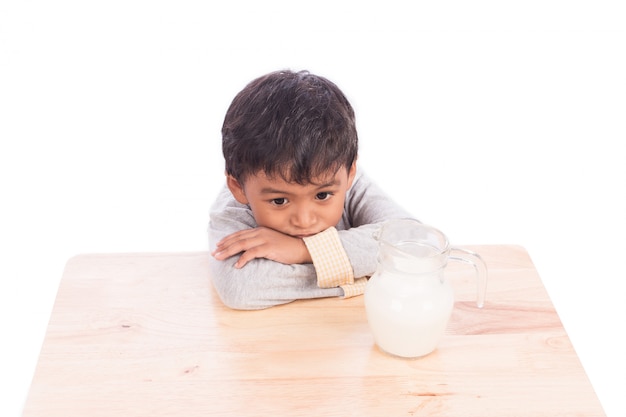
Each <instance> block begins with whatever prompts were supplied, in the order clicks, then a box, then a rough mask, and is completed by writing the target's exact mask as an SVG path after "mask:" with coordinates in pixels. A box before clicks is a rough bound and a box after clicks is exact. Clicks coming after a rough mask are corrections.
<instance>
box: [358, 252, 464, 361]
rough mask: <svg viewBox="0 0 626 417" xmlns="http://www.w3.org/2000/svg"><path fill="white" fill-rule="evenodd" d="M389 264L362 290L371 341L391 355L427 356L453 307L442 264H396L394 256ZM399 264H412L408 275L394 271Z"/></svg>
mask: <svg viewBox="0 0 626 417" xmlns="http://www.w3.org/2000/svg"><path fill="white" fill-rule="evenodd" d="M403 249H404V248H403ZM390 261H391V262H386V265H382V267H381V268H379V270H378V271H377V272H376V273H375V274H374V275H373V276H372V277H371V278H370V280H369V281H368V284H367V288H366V290H365V300H364V301H365V307H366V311H367V319H368V322H369V325H370V328H371V330H372V333H373V334H374V339H375V341H376V344H377V345H378V346H379V347H380V348H381V349H382V350H384V351H386V352H388V353H390V354H393V355H397V356H402V357H419V356H424V355H427V354H429V353H430V352H432V351H433V350H434V349H435V348H436V347H437V344H438V342H439V340H440V338H441V336H442V335H443V333H444V331H445V328H446V325H447V323H448V320H449V318H450V314H451V312H452V307H453V304H454V299H453V297H454V296H453V292H452V288H451V287H450V285H449V284H448V283H447V281H445V280H443V275H442V274H443V267H444V266H445V261H444V265H441V264H440V260H437V259H433V258H431V259H428V257H426V258H417V262H415V261H416V258H414V259H413V260H412V261H410V260H409V259H400V260H398V258H397V257H396V256H394V258H393V259H390ZM398 261H400V263H406V262H412V265H411V266H412V268H411V272H410V273H409V272H402V271H399V270H397V269H396V268H395V267H397V266H400V265H399V264H398ZM402 266H403V267H402V268H401V269H405V270H406V268H404V266H406V265H402Z"/></svg>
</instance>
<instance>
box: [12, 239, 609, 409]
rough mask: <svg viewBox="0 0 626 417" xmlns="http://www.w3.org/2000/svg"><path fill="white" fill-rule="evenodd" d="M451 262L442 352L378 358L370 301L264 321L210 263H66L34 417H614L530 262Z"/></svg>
mask: <svg viewBox="0 0 626 417" xmlns="http://www.w3.org/2000/svg"><path fill="white" fill-rule="evenodd" d="M471 249H474V250H476V251H478V252H479V253H480V254H481V255H482V256H483V257H484V259H485V261H486V262H487V265H488V267H489V273H490V277H489V285H488V291H487V303H486V305H485V307H484V309H482V310H480V309H477V308H476V307H475V305H474V304H473V301H472V300H473V299H474V297H475V293H476V290H475V284H474V282H473V277H474V275H473V271H472V270H469V269H468V268H467V267H465V266H463V265H460V266H455V265H454V264H451V265H450V266H449V268H448V272H447V276H448V277H449V278H450V279H451V280H452V282H453V285H454V286H455V292H456V300H457V301H456V304H455V308H454V312H453V316H452V319H451V321H450V323H449V326H448V330H447V333H446V335H445V336H444V338H443V340H442V341H441V344H440V346H439V348H438V349H437V350H436V351H435V352H433V353H432V354H430V355H429V356H426V357H424V358H421V359H400V358H396V357H392V356H389V355H387V354H385V353H383V352H381V351H380V350H379V349H378V348H377V347H376V346H375V344H374V342H373V337H372V335H371V333H370V331H369V328H368V325H367V321H366V317H365V311H364V307H363V297H355V298H352V299H347V300H342V299H338V298H329V299H319V300H307V301H297V302H294V303H291V304H288V305H285V306H281V307H274V308H271V309H268V310H262V311H234V310H230V309H228V308H226V307H224V306H223V305H222V303H221V302H220V300H219V299H218V298H217V296H216V294H215V292H214V291H213V288H212V287H211V285H210V278H209V274H208V265H207V259H208V256H209V255H208V253H206V252H200V253H173V254H170V253H161V254H108V255H107V254H105V255H102V254H100V255H80V256H77V257H74V258H72V259H71V260H70V261H69V262H68V263H67V266H66V270H65V272H64V275H63V279H62V280H61V285H60V288H59V292H58V295H57V299H56V302H55V305H54V309H53V312H52V316H51V319H50V323H49V326H48V330H47V333H46V336H45V340H44V343H43V347H42V350H41V355H40V358H39V362H38V364H37V368H36V371H35V375H34V378H33V382H32V386H31V389H30V392H29V395H28V398H27V401H26V404H25V408H24V414H23V416H24V417H52V416H59V417H73V416H80V417H97V416H107V417H111V416H150V417H156V416H181V417H182V416H184V417H193V416H207V415H219V416H309V415H311V416H359V417H360V416H377V417H381V416H382V417H386V416H412V415H415V416H417V415H429V416H439V415H441V416H463V417H470V416H481V417H486V416H498V417H502V416H550V417H554V416H603V415H604V412H603V410H602V407H601V405H600V403H599V401H598V399H597V397H596V395H595V393H594V391H593V388H592V387H591V385H590V383H589V380H588V379H587V376H586V375H585V372H584V370H583V368H582V366H581V364H580V362H579V360H578V357H577V356H576V353H575V351H574V349H573V348H572V345H571V343H570V340H569V338H568V336H567V334H566V332H565V330H564V328H563V326H562V324H561V322H560V320H559V317H558V315H557V313H556V312H555V309H554V307H553V305H552V303H551V301H550V298H549V297H548V294H547V293H546V290H545V289H544V287H543V285H542V283H541V280H540V278H539V276H538V275H537V273H536V271H535V269H534V267H533V264H532V261H531V260H530V258H529V256H528V254H527V252H526V251H525V250H524V249H523V248H521V247H519V246H509V245H493V246H475V247H472V248H471Z"/></svg>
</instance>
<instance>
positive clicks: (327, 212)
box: [209, 71, 411, 309]
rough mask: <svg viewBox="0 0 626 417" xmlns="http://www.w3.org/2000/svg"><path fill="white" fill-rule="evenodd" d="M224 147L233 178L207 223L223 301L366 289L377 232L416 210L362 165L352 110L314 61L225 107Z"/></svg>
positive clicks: (238, 305) (270, 302)
mask: <svg viewBox="0 0 626 417" xmlns="http://www.w3.org/2000/svg"><path fill="white" fill-rule="evenodd" d="M222 149H223V153H224V159H225V163H226V187H224V189H223V190H222V192H221V193H220V194H219V196H218V198H217V201H216V202H215V203H214V205H213V207H212V209H211V213H210V224H209V242H210V246H211V249H212V255H213V256H212V258H211V260H210V271H211V278H212V280H213V284H214V286H215V289H216V290H217V293H218V294H219V296H220V298H221V299H222V301H223V302H224V303H225V304H226V305H227V306H229V307H231V308H235V309H261V308H266V307H270V306H274V305H278V304H284V303H288V302H291V301H293V300H297V299H305V298H318V297H333V296H339V297H342V296H343V297H351V296H354V295H359V294H362V293H363V291H364V289H365V284H366V283H367V277H368V276H371V275H372V274H373V273H374V271H375V269H376V265H377V261H376V255H377V252H378V245H377V242H376V240H375V238H374V236H373V233H374V232H375V231H376V230H377V229H378V228H379V227H380V225H381V223H382V222H383V221H385V220H388V219H391V218H406V217H411V216H410V215H409V214H408V213H407V212H405V211H404V210H403V209H401V208H400V207H399V206H397V205H396V204H394V203H393V202H392V201H390V200H389V198H387V197H386V196H385V194H384V193H383V192H382V191H381V190H380V189H379V188H378V187H377V186H375V185H374V184H373V183H372V182H371V181H370V180H369V179H368V178H367V177H366V176H365V175H363V174H362V173H360V172H357V167H356V159H357V151H358V139H357V131H356V127H355V117H354V111H353V109H352V106H351V105H350V103H349V102H348V100H347V99H346V97H345V96H344V94H343V93H342V92H341V91H340V90H339V88H338V87H337V86H336V85H335V84H333V83H332V82H330V81H329V80H327V79H325V78H323V77H319V76H316V75H313V74H311V73H309V72H306V71H301V72H297V73H296V72H291V71H278V72H273V73H270V74H267V75H265V76H262V77H260V78H257V79H256V80H254V81H252V82H251V83H250V84H248V85H247V86H246V87H245V88H244V89H243V90H242V91H241V92H240V93H239V94H238V95H237V96H236V97H235V98H234V100H233V102H232V103H231V105H230V107H229V109H228V111H227V112H226V117H225V120H224V125H223V127H222Z"/></svg>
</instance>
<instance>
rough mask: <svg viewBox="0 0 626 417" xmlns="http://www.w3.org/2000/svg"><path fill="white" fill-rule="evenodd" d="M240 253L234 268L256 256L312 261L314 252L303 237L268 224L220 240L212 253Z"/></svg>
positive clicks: (288, 261)
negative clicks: (309, 248) (273, 227)
mask: <svg viewBox="0 0 626 417" xmlns="http://www.w3.org/2000/svg"><path fill="white" fill-rule="evenodd" d="M238 253H241V256H240V257H239V260H237V262H236V263H235V268H242V267H243V266H244V265H245V264H246V263H248V261H250V260H252V259H255V258H266V259H270V260H272V261H276V262H280V263H283V264H305V263H311V262H312V261H311V255H310V254H309V250H308V249H307V247H306V245H305V244H304V241H303V240H302V239H300V238H297V237H293V236H289V235H286V234H284V233H281V232H278V231H276V230H273V229H269V228H267V227H256V228H254V229H246V230H241V231H239V232H235V233H233V234H232V235H228V236H226V237H225V238H224V239H222V240H220V241H219V242H218V243H217V247H216V249H215V251H214V252H213V253H212V255H213V256H214V257H215V259H217V260H220V261H222V260H224V259H227V258H230V257H231V256H234V255H237V254H238Z"/></svg>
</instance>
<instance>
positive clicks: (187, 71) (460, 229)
mask: <svg viewBox="0 0 626 417" xmlns="http://www.w3.org/2000/svg"><path fill="white" fill-rule="evenodd" d="M410 3H414V2H409V1H406V2H400V1H385V2H376V3H374V2H367V1H359V2H357V1H343V2H342V1H339V0H335V1H321V0H318V1H315V2H293V1H258V2H257V1H231V2H203V1H196V2H190V1H169V2H168V1H135V0H124V1H116V0H113V1H106V2H93V1H91V2H86V1H67V0H59V1H53V2H51V1H36V0H33V1H11V0H10V1H4V0H3V1H1V2H0V193H1V194H0V196H1V197H0V198H1V201H0V257H1V258H0V261H1V262H0V278H1V285H2V287H0V297H1V298H0V303H1V304H0V307H1V309H2V310H1V316H0V317H1V320H2V322H1V327H0V329H1V332H2V335H3V336H2V340H3V342H2V347H1V349H2V350H1V355H0V361H1V363H0V369H1V371H0V375H1V376H0V378H1V383H2V387H3V389H2V394H0V397H1V398H0V407H1V408H2V409H1V410H0V414H1V415H3V416H18V415H20V413H21V410H22V407H23V403H24V400H25V398H26V395H27V392H28V387H29V384H30V381H31V378H32V374H33V371H34V368H35V365H36V361H37V356H38V354H39V350H40V347H41V342H42V340H43V337H44V333H45V328H46V325H47V321H48V318H49V315H50V311H51V309H52V306H53V303H54V298H55V294H56V290H57V286H58V283H59V280H60V278H61V275H62V273H63V267H64V265H65V262H66V261H67V259H68V258H70V257H71V256H73V255H75V254H79V253H86V252H146V251H169V252H172V251H197V250H207V248H208V244H207V241H206V233H205V232H206V226H207V220H208V208H209V206H210V204H211V202H212V200H213V198H214V197H215V194H216V192H217V189H218V188H219V187H220V186H221V185H222V182H223V176H222V171H223V163H222V157H221V154H220V127H221V122H222V119H223V116H224V112H225V110H226V107H227V106H228V104H229V103H230V100H231V99H232V98H233V96H234V95H235V94H236V93H237V92H238V91H239V90H240V89H241V88H242V87H243V86H244V85H245V84H246V83H247V82H248V81H250V80H251V79H252V78H254V77H256V76H259V75H261V74H264V73H266V72H268V71H271V70H275V69H282V68H291V69H305V68H306V69H309V70H311V71H312V72H315V73H318V74H320V75H324V76H327V77H328V78H330V79H331V80H333V81H335V82H336V83H337V84H338V85H339V86H340V87H341V88H342V89H343V90H344V92H345V93H346V95H347V96H348V98H349V99H350V100H351V102H352V104H353V105H354V107H355V109H356V111H357V123H358V128H359V134H360V139H361V153H360V163H361V166H362V167H364V168H365V169H366V170H367V171H368V172H369V174H370V175H371V176H372V177H374V179H376V180H377V181H378V182H379V183H380V184H381V185H382V186H383V187H385V188H386V189H387V190H388V191H389V193H390V194H391V195H392V196H393V197H394V198H396V199H397V200H398V201H399V202H400V203H402V204H403V205H405V206H406V207H407V208H409V209H410V210H411V211H412V212H413V213H414V214H415V215H416V216H417V217H419V218H420V219H421V220H423V221H424V222H427V223H430V224H433V225H435V226H436V227H438V228H440V229H442V230H443V231H444V232H446V233H447V234H448V236H449V237H450V239H451V240H452V242H453V243H455V244H459V245H462V244H492V243H493V244H509V243H512V244H520V245H523V246H524V247H525V248H526V249H527V250H528V252H529V253H530V255H531V257H532V258H533V261H534V262H535V265H536V267H537V269H538V271H539V274H540V275H541V277H542V279H543V281H544V283H545V285H546V287H547V289H548V291H549V293H550V296H551V297H552V299H553V301H554V303H555V305H556V308H557V310H558V312H559V314H560V316H561V319H562V320H563V322H564V324H565V327H566V329H567V331H568V333H569V335H570V338H571V340H572V342H573V344H574V347H575V348H576V350H577V352H578V354H579V357H580V359H581V361H582V363H583V365H584V367H585V370H586V371H587V373H588V375H589V377H590V379H591V381H592V383H593V386H594V388H595V390H596V392H597V394H598V396H599V398H600V400H601V402H602V404H603V406H604V408H605V411H606V413H607V415H608V416H609V417H618V416H619V417H623V416H625V415H626V405H625V402H624V401H623V395H624V392H626V362H625V360H624V352H625V351H626V345H625V342H624V338H623V335H622V334H621V333H622V332H623V330H624V328H625V324H624V323H625V319H626V303H624V298H625V296H624V280H625V278H626V244H625V239H624V237H625V233H626V168H625V167H626V163H625V159H626V151H625V150H624V149H625V148H624V139H626V117H625V116H626V76H625V75H624V74H626V33H625V24H626V23H625V22H626V14H625V13H624V8H623V7H621V6H620V5H619V2H617V1H616V2H606V1H598V0H594V1H591V0H589V1H562V2H555V1H550V0H542V1H524V2H512V1H506V2H503V1H465V2H461V1H459V2H448V1H437V2H432V3H421V2H415V3H416V5H414V6H412V7H409V4H410ZM468 360H471V358H468Z"/></svg>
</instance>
